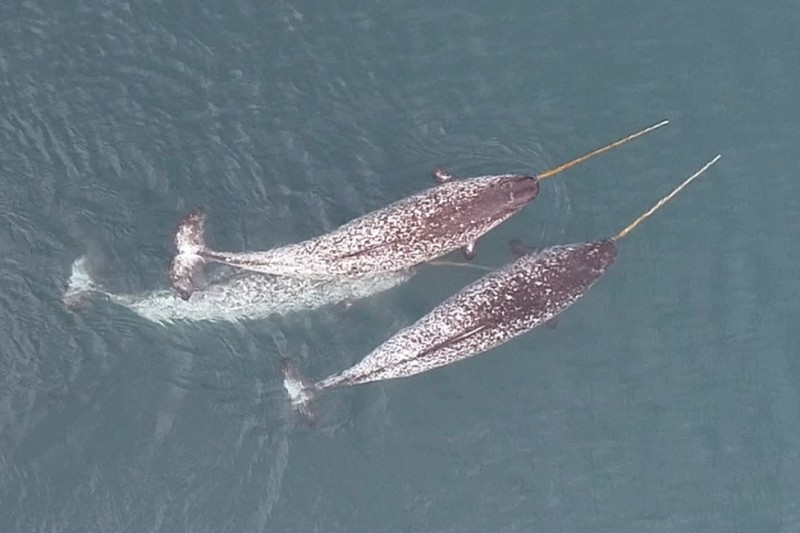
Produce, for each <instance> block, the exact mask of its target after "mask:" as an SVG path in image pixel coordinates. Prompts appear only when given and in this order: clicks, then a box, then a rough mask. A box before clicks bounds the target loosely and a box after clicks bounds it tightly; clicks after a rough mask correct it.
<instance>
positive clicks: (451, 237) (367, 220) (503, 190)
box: [170, 121, 667, 298]
mask: <svg viewBox="0 0 800 533" xmlns="http://www.w3.org/2000/svg"><path fill="white" fill-rule="evenodd" d="M664 124H667V121H664V122H661V123H659V124H656V125H654V126H651V127H649V128H646V129H645V130H642V131H640V132H637V133H634V134H632V135H629V136H627V137H625V138H624V139H621V140H619V141H616V142H614V143H611V144H609V145H607V146H605V147H602V148H599V149H597V150H594V151H592V152H590V153H588V154H586V155H584V156H581V157H579V158H577V159H575V160H573V161H570V162H569V163H565V164H563V165H559V166H558V167H555V168H554V169H551V170H549V171H547V172H544V173H541V174H539V175H537V176H523V175H517V174H502V175H492V176H481V177H476V178H468V179H454V178H453V176H451V175H450V174H448V173H447V172H445V171H443V170H441V169H437V170H436V171H434V177H435V178H436V181H437V182H438V185H436V186H434V187H431V188H428V189H426V190H424V191H421V192H418V193H415V194H412V195H410V196H408V197H406V198H403V199H401V200H398V201H396V202H394V203H392V204H389V205H388V206H386V207H383V208H381V209H378V210H376V211H373V212H371V213H368V214H366V215H363V216H361V217H359V218H356V219H354V220H352V221H350V222H348V223H346V224H344V225H343V226H340V227H339V228H337V229H335V230H333V231H331V232H329V233H326V234H324V235H320V236H318V237H314V238H311V239H308V240H306V241H302V242H299V243H296V244H289V245H286V246H280V247H277V248H273V249H271V250H266V251H259V252H242V253H236V252H220V251H214V250H211V249H210V248H208V246H206V243H205V235H204V234H205V230H204V227H205V218H206V214H205V211H204V210H202V209H197V210H195V211H192V212H190V213H189V214H187V215H186V216H184V217H183V218H182V219H181V221H180V222H179V224H178V227H177V230H176V232H175V237H174V242H175V246H176V249H177V252H178V253H177V254H176V255H175V257H174V258H173V261H172V264H171V266H170V281H171V283H172V286H173V287H174V288H175V289H176V290H177V291H178V293H179V294H180V295H181V297H183V298H188V297H189V295H191V293H192V292H193V291H194V290H195V289H196V283H195V281H194V278H195V277H196V276H197V275H198V274H199V272H200V271H201V269H202V267H203V265H204V264H205V263H206V262H218V263H224V264H227V265H231V266H235V267H239V268H242V269H246V270H251V271H256V272H262V273H267V274H274V275H282V276H293V277H303V278H312V279H335V278H344V277H358V276H364V275H371V274H376V273H379V272H390V271H397V270H404V269H407V268H410V267H413V266H416V265H419V264H421V263H425V262H428V261H431V260H433V259H436V258H437V257H440V256H442V255H444V254H447V253H449V252H451V251H453V250H456V249H459V248H461V249H463V250H464V252H465V255H466V256H467V257H468V258H472V257H473V256H474V254H475V243H476V241H477V240H478V239H479V238H480V237H481V236H483V235H485V234H486V233H487V232H489V231H491V230H492V229H493V228H495V227H497V226H498V225H499V224H501V223H502V222H503V221H505V220H507V219H508V218H509V217H511V216H512V215H513V214H514V213H516V212H517V211H519V210H520V209H522V207H524V206H525V205H526V204H527V203H529V202H530V201H532V200H533V199H534V198H536V196H537V195H538V193H539V182H540V181H541V180H543V179H546V178H548V177H550V176H552V175H554V174H556V173H558V172H561V171H563V170H565V169H566V168H569V167H571V166H574V165H576V164H578V163H580V162H583V161H585V160H586V159H588V158H590V157H593V156H594V155H597V154H599V153H602V152H605V151H607V150H610V149H611V148H614V147H616V146H619V145H620V144H623V143H625V142H628V141H630V140H632V139H634V138H636V137H639V136H641V135H643V134H645V133H647V132H649V131H652V130H654V129H656V128H659V127H661V126H663V125H664Z"/></svg>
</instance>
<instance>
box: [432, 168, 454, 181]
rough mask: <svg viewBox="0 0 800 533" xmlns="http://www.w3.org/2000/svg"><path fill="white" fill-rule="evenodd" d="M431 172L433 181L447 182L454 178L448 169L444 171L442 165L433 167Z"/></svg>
mask: <svg viewBox="0 0 800 533" xmlns="http://www.w3.org/2000/svg"><path fill="white" fill-rule="evenodd" d="M431 174H432V175H433V179H434V181H436V183H445V182H448V181H451V180H453V179H455V178H454V176H453V175H452V174H450V173H449V172H448V171H446V170H445V169H443V168H442V167H436V168H434V169H433V172H431Z"/></svg>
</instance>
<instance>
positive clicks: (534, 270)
mask: <svg viewBox="0 0 800 533" xmlns="http://www.w3.org/2000/svg"><path fill="white" fill-rule="evenodd" d="M719 158H720V156H719V155H718V156H716V157H715V158H714V159H712V160H711V161H710V162H708V163H706V164H705V165H704V166H703V167H702V168H700V169H699V170H698V171H697V172H695V173H694V174H692V175H691V176H690V177H689V178H687V179H686V180H685V181H684V182H683V183H681V185H679V186H678V187H677V188H676V189H674V190H673V191H672V192H671V193H670V194H668V195H667V196H665V197H664V198H662V199H661V200H660V201H659V202H658V203H656V204H655V205H654V206H653V207H651V208H650V209H649V210H648V211H646V212H645V213H643V214H642V215H640V216H639V217H637V218H636V219H635V220H634V221H633V222H631V223H630V224H628V225H627V226H626V227H625V228H624V229H623V230H622V231H620V232H619V233H617V234H616V235H614V236H613V237H610V238H604V239H600V240H596V241H590V242H582V243H575V244H567V245H561V246H553V247H550V248H546V249H543V250H539V251H535V252H533V253H529V254H525V255H522V256H520V257H519V258H517V259H516V260H515V261H513V262H511V263H509V264H507V265H506V266H504V267H501V268H499V269H497V270H494V271H492V272H491V273H489V274H486V275H484V276H483V277H481V278H479V279H478V280H477V281H475V282H473V283H472V284H470V285H468V286H467V287H465V288H464V289H462V290H461V291H459V292H457V293H456V294H454V295H453V296H451V297H450V298H448V299H447V300H445V301H444V302H443V303H441V304H440V305H438V306H437V307H435V308H434V309H433V310H432V311H431V312H430V313H428V314H427V315H425V316H424V317H422V318H421V319H419V320H418V321H417V322H415V323H414V324H412V325H411V326H408V327H406V328H404V329H402V330H400V331H399V332H398V333H396V334H395V335H394V336H392V337H391V338H389V339H388V340H387V341H385V342H384V343H383V344H381V345H380V346H378V347H377V348H376V349H375V350H373V351H372V353H370V354H369V355H367V356H366V357H365V358H364V359H362V360H361V362H359V363H357V364H355V365H353V366H351V367H350V368H348V369H346V370H344V371H343V372H341V373H338V374H335V375H332V376H330V377H327V378H325V379H322V380H321V381H317V382H316V383H308V382H306V381H305V380H304V379H303V378H302V377H301V376H300V375H299V374H298V372H297V370H296V369H294V368H293V366H292V365H291V363H290V362H289V361H288V359H283V361H282V363H281V369H282V372H283V375H284V382H283V383H284V387H285V388H286V391H287V392H288V393H289V396H290V398H291V402H292V405H293V406H294V407H295V408H296V409H299V410H301V411H304V410H305V407H306V404H307V402H308V401H309V400H311V399H312V398H313V397H315V396H316V395H318V394H320V393H322V392H324V391H328V390H330V389H334V388H337V387H346V386H352V385H360V384H362V383H369V382H372V381H382V380H388V379H396V378H402V377H407V376H412V375H414V374H419V373H421V372H427V371H428V370H432V369H434V368H438V367H441V366H444V365H449V364H451V363H455V362H456V361H460V360H462V359H466V358H468V357H472V356H473V355H477V354H480V353H483V352H486V351H487V350H490V349H491V348H494V347H496V346H499V345H501V344H503V343H505V342H507V341H509V340H510V339H512V338H514V337H517V336H518V335H521V334H523V333H525V332H527V331H529V330H531V329H533V328H535V327H537V326H539V325H541V324H543V323H546V322H548V321H550V320H552V319H554V318H555V317H556V316H557V315H558V314H560V313H561V312H563V311H564V310H565V309H567V308H568V307H569V306H570V305H572V304H573V303H575V301H576V300H578V299H579V298H580V297H581V296H583V295H584V294H585V293H586V291H587V290H588V289H589V288H590V287H591V286H592V285H593V284H594V283H595V282H596V281H597V280H598V279H599V278H600V277H601V276H602V275H603V274H604V273H605V272H606V271H607V270H608V268H609V267H610V266H611V265H612V264H613V262H614V259H615V258H616V256H617V243H618V242H619V241H620V240H621V239H622V238H624V237H625V236H626V235H628V234H629V233H630V232H631V231H633V229H634V228H636V227H637V226H638V225H639V224H640V223H641V222H642V221H644V220H645V219H647V218H648V217H650V216H651V215H652V214H653V213H654V212H656V211H657V210H658V209H659V208H661V207H662V206H663V205H664V204H666V203H667V202H668V201H670V200H671V199H672V198H673V197H674V196H675V195H676V194H678V193H679V192H680V191H681V190H682V189H683V188H684V187H686V186H687V185H688V184H689V183H691V182H692V181H693V180H694V179H696V178H697V177H699V176H700V175H701V174H703V173H704V172H705V171H706V170H707V169H708V168H709V167H710V166H711V165H713V164H714V163H716V162H717V160H719Z"/></svg>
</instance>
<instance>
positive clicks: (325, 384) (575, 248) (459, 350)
mask: <svg viewBox="0 0 800 533" xmlns="http://www.w3.org/2000/svg"><path fill="white" fill-rule="evenodd" d="M616 253H617V248H616V245H615V243H614V241H613V240H611V239H604V240H599V241H594V242H589V243H582V244H572V245H566V246H555V247H551V248H547V249H545V250H542V251H539V252H535V253H532V254H527V255H524V256H522V257H520V258H518V259H517V260H516V261H514V262H512V263H510V264H508V265H506V266H504V267H502V268H500V269H498V270H496V271H494V272H492V273H489V274H487V275H486V276H483V277H482V278H480V279H478V280H477V281H475V282H474V283H472V284H471V285H469V286H467V287H465V288H464V289H462V290H461V291H459V292H458V293H456V294H454V295H453V296H451V297H450V298H448V299H447V300H445V301H444V302H443V303H442V304H440V305H439V306H437V307H436V308H434V309H433V310H432V311H431V312H430V313H428V314H427V315H426V316H424V317H422V318H421V319H420V320H418V321H417V322H416V323H414V324H413V325H411V326H409V327H407V328H405V329H403V330H401V331H399V332H398V333H397V334H396V335H394V336H393V337H391V338H390V339H389V340H387V341H386V342H384V343H383V344H382V345H380V346H379V347H378V348H376V349H375V350H374V351H373V352H372V353H370V354H369V355H367V356H366V357H365V358H364V359H363V360H362V361H361V362H359V363H357V364H355V365H353V366H352V367H350V368H348V369H347V370H345V371H343V372H341V373H339V374H336V375H333V376H330V377H328V378H325V379H323V380H321V381H319V382H317V383H316V384H313V385H310V386H308V391H306V392H305V393H304V394H303V395H302V397H303V401H307V398H309V397H310V396H311V394H309V393H311V392H313V393H314V394H315V393H317V392H321V391H324V390H326V389H330V388H334V387H340V386H350V385H358V384H361V383H368V382H370V381H381V380H387V379H395V378H402V377H407V376H412V375H414V374H419V373H421V372H427V371H428V370H432V369H434V368H438V367H441V366H445V365H449V364H451V363H455V362H456V361H460V360H462V359H466V358H468V357H471V356H473V355H476V354H479V353H482V352H485V351H487V350H489V349H491V348H494V347H495V346H498V345H500V344H503V343H505V342H507V341H508V340H510V339H512V338H514V337H516V336H518V335H520V334H522V333H525V332H526V331H529V330H531V329H533V328H535V327H537V326H539V325H540V324H543V323H545V322H547V321H548V320H550V319H552V318H553V317H555V316H556V315H558V314H559V313H561V312H562V311H563V310H564V309H566V308H567V307H569V306H570V305H572V304H573V303H574V302H575V301H576V300H578V298H580V297H581V296H582V295H583V294H584V293H585V292H586V291H587V290H588V289H589V287H591V286H592V284H593V283H594V282H595V281H597V279H598V278H599V277H600V276H601V275H602V274H603V273H604V272H605V271H606V269H607V268H608V267H609V266H610V265H611V264H612V263H613V262H614V259H615V258H616ZM297 396H298V395H297V394H295V397H297Z"/></svg>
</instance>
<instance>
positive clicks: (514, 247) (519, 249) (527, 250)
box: [508, 239, 539, 257]
mask: <svg viewBox="0 0 800 533" xmlns="http://www.w3.org/2000/svg"><path fill="white" fill-rule="evenodd" d="M508 247H509V249H511V253H512V254H514V255H515V256H516V257H522V256H523V255H528V254H533V253H536V252H538V251H539V248H536V247H534V246H531V245H530V244H526V243H525V242H523V241H522V240H521V239H511V240H510V241H508Z"/></svg>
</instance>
